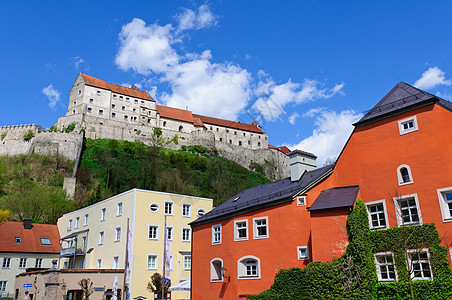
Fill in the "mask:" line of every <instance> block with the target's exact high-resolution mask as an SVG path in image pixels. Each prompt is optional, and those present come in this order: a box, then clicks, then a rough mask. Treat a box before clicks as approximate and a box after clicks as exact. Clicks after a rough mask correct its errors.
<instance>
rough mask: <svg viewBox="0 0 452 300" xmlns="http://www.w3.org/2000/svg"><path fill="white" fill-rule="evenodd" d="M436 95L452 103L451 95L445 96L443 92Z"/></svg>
mask: <svg viewBox="0 0 452 300" xmlns="http://www.w3.org/2000/svg"><path fill="white" fill-rule="evenodd" d="M435 95H436V96H438V97H440V98H443V99H445V100H447V101H452V95H450V94H444V93H441V92H436V93H435Z"/></svg>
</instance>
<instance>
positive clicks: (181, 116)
mask: <svg viewBox="0 0 452 300" xmlns="http://www.w3.org/2000/svg"><path fill="white" fill-rule="evenodd" d="M157 112H158V113H159V114H160V116H161V117H164V118H168V119H173V120H179V121H185V122H189V123H193V122H194V121H193V114H192V113H191V111H189V110H184V109H179V108H173V107H169V106H163V105H157Z"/></svg>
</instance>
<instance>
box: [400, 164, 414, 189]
mask: <svg viewBox="0 0 452 300" xmlns="http://www.w3.org/2000/svg"><path fill="white" fill-rule="evenodd" d="M402 168H406V169H407V171H408V176H410V181H406V182H405V181H403V177H402V173H401V172H400V171H401V170H402ZM397 180H398V181H399V186H402V185H407V184H413V183H414V180H413V175H412V174H411V168H410V166H409V165H400V166H399V167H398V168H397Z"/></svg>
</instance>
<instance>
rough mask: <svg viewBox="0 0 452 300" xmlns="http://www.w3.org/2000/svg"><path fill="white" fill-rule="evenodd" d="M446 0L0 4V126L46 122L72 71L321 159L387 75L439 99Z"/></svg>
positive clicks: (446, 70)
mask: <svg viewBox="0 0 452 300" xmlns="http://www.w3.org/2000/svg"><path fill="white" fill-rule="evenodd" d="M451 11H452V2H450V1H234V0H232V1H215V2H214V1H211V2H207V1H202V2H198V1H77V2H75V1H39V2H38V1H6V0H4V1H1V2H0V26H1V28H2V43H1V44H2V47H1V48H0V71H1V72H0V92H1V100H0V101H1V103H2V110H0V125H3V126H5V125H18V124H30V123H36V124H40V125H42V126H44V127H47V128H48V127H50V126H51V125H52V124H53V123H55V122H56V121H57V119H58V117H60V116H63V115H64V114H65V113H66V109H67V103H68V97H69V90H70V88H71V86H72V84H73V82H74V80H75V78H76V76H77V74H78V72H83V73H86V74H88V75H91V76H95V77H97V78H101V79H104V80H106V81H107V82H111V83H116V84H124V85H127V84H135V85H138V86H139V87H141V88H142V89H146V90H148V91H149V92H150V94H151V95H152V96H153V97H154V98H155V99H156V100H157V102H158V103H160V104H164V105H170V106H176V107H180V108H185V107H186V106H188V107H189V109H190V110H192V111H193V112H195V113H199V114H205V115H210V116H216V117H221V118H228V119H234V120H240V121H242V122H248V123H250V122H251V121H252V120H254V119H256V120H257V121H258V122H259V123H260V124H261V125H262V126H263V128H264V130H265V131H266V132H267V133H268V134H269V139H270V143H271V144H273V145H275V146H280V145H287V146H289V147H291V148H299V149H302V150H305V151H310V152H313V153H315V154H317V155H318V156H319V163H320V164H322V163H323V161H324V160H325V159H326V158H328V157H335V156H336V155H337V154H338V153H339V151H340V150H341V148H342V147H343V145H344V143H345V141H346V139H347V137H348V136H349V134H350V132H351V130H352V126H351V123H353V122H355V121H357V120H358V119H359V118H360V116H361V115H362V113H363V112H364V111H366V110H368V109H370V108H372V106H373V105H375V104H376V103H377V102H378V101H379V100H380V99H381V98H382V97H383V96H384V95H385V94H386V93H387V92H388V91H389V90H390V89H391V88H392V87H393V86H394V85H395V84H397V82H398V81H405V82H407V83H409V84H415V85H416V86H418V87H420V88H422V89H425V90H427V91H429V92H431V93H433V94H437V95H439V96H441V97H443V98H445V99H448V100H450V99H451V98H452V86H451V83H452V82H451V79H450V78H452V75H451V74H452V61H451V57H450V56H451V54H452V34H451V33H452V21H451V19H450V12H451Z"/></svg>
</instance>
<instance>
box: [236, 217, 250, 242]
mask: <svg viewBox="0 0 452 300" xmlns="http://www.w3.org/2000/svg"><path fill="white" fill-rule="evenodd" d="M234 227H235V230H234V240H235V241H242V240H247V239H248V220H239V221H234Z"/></svg>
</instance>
